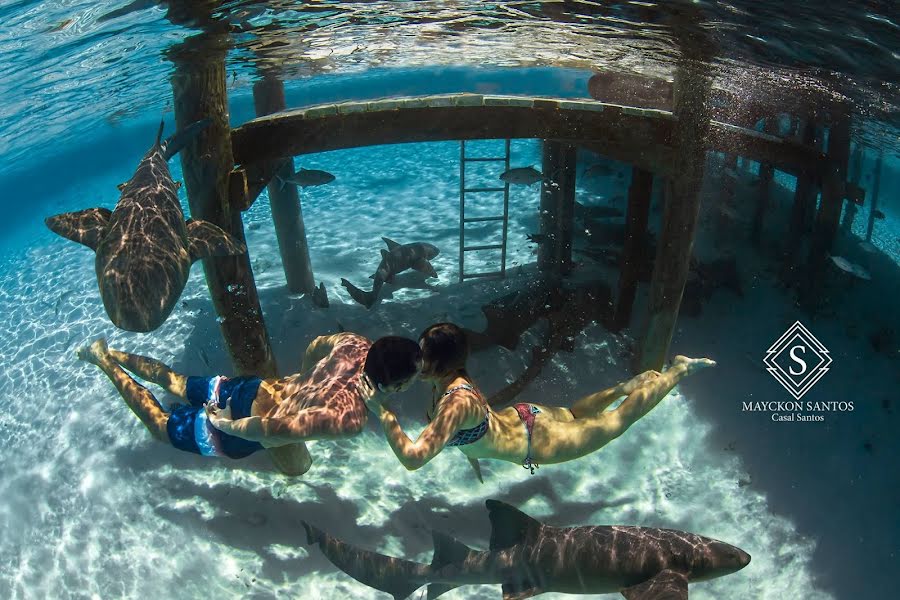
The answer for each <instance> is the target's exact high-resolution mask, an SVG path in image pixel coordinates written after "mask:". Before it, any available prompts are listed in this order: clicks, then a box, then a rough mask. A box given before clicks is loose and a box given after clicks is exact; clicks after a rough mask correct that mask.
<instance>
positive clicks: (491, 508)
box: [484, 500, 543, 597]
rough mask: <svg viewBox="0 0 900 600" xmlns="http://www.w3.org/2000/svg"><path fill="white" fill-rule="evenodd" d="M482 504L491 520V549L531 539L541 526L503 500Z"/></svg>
mask: <svg viewBox="0 0 900 600" xmlns="http://www.w3.org/2000/svg"><path fill="white" fill-rule="evenodd" d="M484 504H485V506H487V509H488V517H489V518H490V520H491V550H502V549H503V548H509V547H510V546H515V545H516V544H520V543H522V542H524V541H526V540H529V539H532V538H534V537H535V536H536V535H537V532H538V531H539V530H540V528H541V527H543V525H542V524H541V522H540V521H538V520H537V519H533V518H531V517H529V516H528V515H526V514H525V513H523V512H522V511H521V510H519V509H518V508H516V507H514V506H510V505H509V504H507V503H505V502H500V501H499V500H485V503H484ZM526 597H527V596H526Z"/></svg>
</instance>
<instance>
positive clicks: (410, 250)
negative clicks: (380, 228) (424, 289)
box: [341, 237, 440, 308]
mask: <svg viewBox="0 0 900 600" xmlns="http://www.w3.org/2000/svg"><path fill="white" fill-rule="evenodd" d="M381 239H382V240H384V243H385V244H387V247H388V249H387V250H383V249H382V250H381V263H379V265H378V269H376V271H375V274H374V275H372V279H374V280H375V282H374V284H373V285H372V291H371V292H366V291H364V290H361V289H359V288H358V287H356V286H355V285H353V284H352V283H350V282H349V281H347V280H346V279H343V278H342V279H341V285H343V286H344V287H345V288H346V289H347V291H348V292H349V293H350V297H351V298H353V299H354V300H355V301H357V302H358V303H360V304H362V305H363V306H365V307H366V308H372V307H373V306H374V305H375V302H376V301H377V300H378V296H379V294H380V293H381V288H382V287H383V286H384V284H385V282H387V283H391V282H392V281H393V279H394V276H395V275H398V274H399V273H402V272H403V271H405V270H407V269H413V270H415V271H419V272H420V273H423V274H425V275H427V276H428V277H437V272H436V271H435V270H434V267H433V266H432V264H431V262H429V261H430V260H431V259H432V258H434V257H435V256H437V255H438V254H439V253H440V250H438V248H437V246H434V245H432V244H426V243H425V242H413V243H411V244H398V243H397V242H395V241H393V240H391V239H388V238H386V237H383V238H381Z"/></svg>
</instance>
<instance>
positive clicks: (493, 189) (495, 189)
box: [463, 187, 506, 194]
mask: <svg viewBox="0 0 900 600" xmlns="http://www.w3.org/2000/svg"><path fill="white" fill-rule="evenodd" d="M505 191H506V188H505V187H482V188H464V189H463V193H466V194H468V193H469V192H505Z"/></svg>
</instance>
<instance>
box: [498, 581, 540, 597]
mask: <svg viewBox="0 0 900 600" xmlns="http://www.w3.org/2000/svg"><path fill="white" fill-rule="evenodd" d="M501 589H502V590H503V600H524V599H525V598H531V597H532V596H537V595H538V594H543V593H544V590H542V589H540V588H536V587H530V586H529V584H527V583H526V584H518V583H504V584H503V586H502V588H501Z"/></svg>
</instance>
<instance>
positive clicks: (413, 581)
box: [303, 500, 750, 600]
mask: <svg viewBox="0 0 900 600" xmlns="http://www.w3.org/2000/svg"><path fill="white" fill-rule="evenodd" d="M485 504H486V505H487V509H488V513H489V516H490V520H491V541H490V549H489V550H485V551H478V550H473V549H471V548H469V547H468V546H466V545H464V544H462V543H461V542H459V541H457V540H455V539H454V538H452V537H450V536H448V535H445V534H441V533H438V532H434V533H433V537H434V555H433V558H432V561H431V564H430V565H426V564H423V563H417V562H413V561H410V560H405V559H402V558H393V557H389V556H384V555H383V554H378V553H376V552H371V551H368V550H363V549H361V548H356V547H354V546H351V545H350V544H347V543H346V542H343V541H341V540H338V539H336V538H334V537H331V536H330V535H328V534H326V533H324V532H322V531H319V530H318V529H316V528H314V527H312V526H311V525H309V524H307V523H306V522H303V526H304V528H305V529H306V535H307V540H308V542H309V543H310V544H318V545H319V548H320V549H321V551H322V553H323V554H324V555H325V557H326V558H328V560H330V561H331V562H332V563H333V564H334V565H335V566H336V567H337V568H339V569H340V570H342V571H343V572H344V573H346V574H347V575H349V576H350V577H352V578H353V579H356V580H357V581H359V582H360V583H362V584H364V585H367V586H369V587H372V588H375V589H378V590H381V591H383V592H387V593H388V594H391V595H392V596H393V597H394V599H395V600H403V599H404V598H406V597H408V596H410V595H411V594H412V593H413V592H415V591H416V590H417V589H418V588H419V587H421V586H422V585H426V584H427V585H428V589H427V597H428V600H433V599H434V598H437V597H438V596H440V595H442V594H444V593H446V592H449V591H450V590H452V589H455V588H457V587H459V586H462V585H479V584H480V585H485V584H487V585H490V584H500V585H502V592H503V600H523V599H525V598H530V597H532V596H537V595H539V594H543V593H545V592H561V593H567V594H610V593H616V592H618V593H621V594H622V596H624V597H625V598H626V599H627V600H686V599H687V597H688V583H693V582H696V581H705V580H709V579H713V578H716V577H722V576H724V575H729V574H731V573H735V572H737V571H740V570H741V569H743V568H744V567H746V566H747V565H748V564H749V563H750V555H749V554H747V553H746V552H744V551H743V550H741V549H740V548H737V547H735V546H731V545H729V544H726V543H724V542H720V541H718V540H714V539H712V538H708V537H703V536H699V535H695V534H693V533H688V532H685V531H678V530H674V529H656V528H651V527H628V526H621V525H612V526H582V527H552V526H550V525H545V524H543V523H541V522H540V521H537V520H536V519H533V518H532V517H530V516H528V515H526V514H525V513H523V512H521V511H519V510H518V509H516V508H515V507H513V506H510V505H509V504H505V503H503V502H499V501H497V500H487V501H486V502H485Z"/></svg>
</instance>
